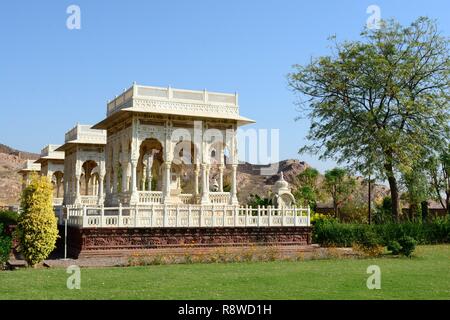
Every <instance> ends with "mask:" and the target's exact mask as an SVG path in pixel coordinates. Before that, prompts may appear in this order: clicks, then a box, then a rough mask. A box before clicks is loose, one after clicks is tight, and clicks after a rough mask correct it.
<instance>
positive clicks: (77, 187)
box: [75, 174, 81, 204]
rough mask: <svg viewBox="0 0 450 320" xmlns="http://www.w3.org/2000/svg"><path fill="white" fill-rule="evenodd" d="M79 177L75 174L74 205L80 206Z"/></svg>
mask: <svg viewBox="0 0 450 320" xmlns="http://www.w3.org/2000/svg"><path fill="white" fill-rule="evenodd" d="M80 178H81V177H80V176H79V175H78V174H77V175H76V176H75V203H76V204H80V203H81V195H80V182H81V181H80V180H81V179H80Z"/></svg>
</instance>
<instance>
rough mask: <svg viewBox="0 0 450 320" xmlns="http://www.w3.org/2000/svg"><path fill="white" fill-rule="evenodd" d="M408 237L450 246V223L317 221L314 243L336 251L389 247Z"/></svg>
mask: <svg viewBox="0 0 450 320" xmlns="http://www.w3.org/2000/svg"><path fill="white" fill-rule="evenodd" d="M374 234H375V235H374ZM404 237H410V238H413V239H414V240H415V241H416V242H417V243H418V244H436V243H450V219H448V218H440V219H435V220H432V221H428V222H423V223H422V222H411V221H407V222H402V223H385V224H378V225H367V224H345V223H339V222H337V221H336V220H317V221H316V222H315V224H314V229H313V242H314V243H318V244H320V245H323V246H332V247H333V246H334V247H351V246H352V245H354V244H355V243H356V244H360V245H365V244H370V243H378V244H379V245H383V246H389V245H390V244H391V243H392V242H393V241H399V239H401V238H404Z"/></svg>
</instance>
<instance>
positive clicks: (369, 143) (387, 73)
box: [288, 17, 450, 218]
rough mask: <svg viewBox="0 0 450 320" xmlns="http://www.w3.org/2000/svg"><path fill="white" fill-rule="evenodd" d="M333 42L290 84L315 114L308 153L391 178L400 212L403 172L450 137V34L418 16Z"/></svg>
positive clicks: (394, 209)
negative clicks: (329, 51)
mask: <svg viewBox="0 0 450 320" xmlns="http://www.w3.org/2000/svg"><path fill="white" fill-rule="evenodd" d="M361 37H362V40H360V41H344V42H341V43H339V42H337V41H333V45H332V47H333V50H332V54H331V55H329V56H322V57H319V58H316V59H313V60H312V61H311V62H310V63H309V64H307V65H304V66H301V65H295V66H294V72H293V73H291V74H289V76H288V78H289V85H290V86H291V88H292V89H293V90H294V91H295V92H296V93H298V94H299V96H300V100H299V101H300V102H299V104H300V106H301V107H302V108H301V109H300V111H301V112H304V113H306V114H307V115H308V116H309V118H310V119H311V126H310V130H309V133H308V136H307V138H308V139H309V140H310V142H311V144H310V145H307V146H305V147H304V148H302V149H301V152H306V151H309V152H312V153H315V154H319V155H320V157H321V158H332V159H335V160H337V162H338V163H340V164H342V163H346V165H348V166H349V167H350V168H352V169H353V170H356V171H359V172H360V173H362V174H368V173H372V174H376V175H377V177H378V178H381V179H387V180H388V182H389V186H390V192H391V197H392V214H393V216H394V218H397V217H398V214H399V186H398V178H399V172H402V171H405V169H407V168H412V167H413V165H414V164H415V163H416V162H417V161H419V160H420V156H421V155H422V154H424V153H426V152H432V150H434V149H435V148H436V147H437V146H436V145H438V144H440V143H442V142H443V141H445V140H446V139H448V137H449V119H450V107H449V103H448V101H449V91H448V89H449V54H448V52H449V50H448V49H449V48H448V45H449V40H448V38H446V37H443V36H442V35H440V33H439V32H438V30H437V26H436V23H435V22H434V21H431V20H430V19H428V18H424V17H422V18H419V19H417V20H416V21H415V22H413V23H412V24H411V25H410V26H407V27H403V26H401V25H400V24H399V23H397V22H395V21H393V20H390V21H384V22H383V23H382V27H381V28H380V29H378V30H367V29H366V30H364V31H363V32H362V33H361Z"/></svg>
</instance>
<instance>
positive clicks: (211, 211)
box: [67, 205, 310, 228]
mask: <svg viewBox="0 0 450 320" xmlns="http://www.w3.org/2000/svg"><path fill="white" fill-rule="evenodd" d="M67 213H68V216H67V223H68V225H70V226H74V227H79V228H105V227H116V228H121V227H124V228H126V227H130V228H131V227H132V228H201V227H297V226H298V227H300V226H309V225H310V210H309V208H297V207H292V208H274V207H270V206H269V207H258V208H250V207H239V206H231V205H222V206H205V205H149V206H133V207H122V206H119V207H114V208H113V207H111V208H107V207H101V206H95V207H88V206H84V207H69V206H68V207H67Z"/></svg>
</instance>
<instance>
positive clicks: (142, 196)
mask: <svg viewBox="0 0 450 320" xmlns="http://www.w3.org/2000/svg"><path fill="white" fill-rule="evenodd" d="M139 203H142V204H161V203H163V193H162V192H161V191H139Z"/></svg>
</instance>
